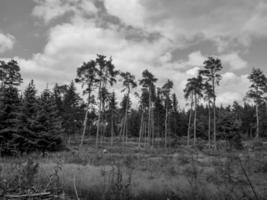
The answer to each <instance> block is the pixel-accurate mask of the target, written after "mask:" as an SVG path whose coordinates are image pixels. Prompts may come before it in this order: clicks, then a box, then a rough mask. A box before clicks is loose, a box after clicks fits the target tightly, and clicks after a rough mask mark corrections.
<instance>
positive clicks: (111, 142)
mask: <svg viewBox="0 0 267 200" xmlns="http://www.w3.org/2000/svg"><path fill="white" fill-rule="evenodd" d="M111 117H112V120H111V138H110V144H111V146H113V137H114V124H113V113H112V116H111Z"/></svg>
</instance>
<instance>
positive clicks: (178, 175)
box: [0, 138, 267, 200]
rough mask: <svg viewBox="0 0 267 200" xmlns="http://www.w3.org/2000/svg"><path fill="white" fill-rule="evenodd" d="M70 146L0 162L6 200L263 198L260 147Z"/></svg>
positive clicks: (265, 185)
mask: <svg viewBox="0 0 267 200" xmlns="http://www.w3.org/2000/svg"><path fill="white" fill-rule="evenodd" d="M70 141H71V143H70V144H69V145H68V148H67V149H66V150H64V151H61V152H52V153H47V154H45V156H41V154H39V153H32V154H30V155H22V156H17V157H4V158H1V161H0V163H1V164H0V166H1V168H0V169H1V175H0V177H1V182H0V183H1V188H4V187H3V185H6V188H5V189H6V191H5V194H8V193H12V191H13V193H19V191H18V190H24V192H25V191H28V192H29V193H32V192H31V191H36V192H37V191H38V192H41V191H42V192H47V191H49V192H51V191H52V193H53V194H57V195H54V198H53V199H80V200H83V199H90V200H91V199H95V200H98V199H103V200H104V199H114V200H115V199H116V200H117V199H170V200H171V199H218V200H220V199H222V200H226V199H266V197H267V151H266V150H267V146H265V144H264V143H262V142H252V141H250V142H244V146H245V147H244V149H242V150H235V149H229V148H228V147H227V145H226V143H225V142H224V141H220V143H219V148H218V150H217V151H214V150H212V149H209V148H208V147H207V145H206V144H205V142H204V141H198V145H196V146H195V147H191V146H190V147H188V146H187V145H186V139H185V138H179V139H177V141H172V142H171V141H170V145H169V146H168V147H167V148H164V147H163V146H164V145H161V144H160V142H158V145H157V143H156V144H155V145H154V147H151V146H149V145H147V144H146V145H142V146H141V147H139V148H138V145H137V141H136V140H135V139H129V141H128V142H127V144H121V143H120V142H119V139H118V138H117V139H115V142H114V144H113V145H112V146H111V145H110V142H109V140H108V139H107V138H106V139H103V141H102V144H100V146H99V147H98V148H97V149H96V148H95V147H94V140H93V139H92V138H91V139H88V140H85V144H84V145H83V146H82V148H80V149H78V148H77V147H78V144H77V143H78V140H76V139H75V138H73V139H71V140H70ZM171 144H173V145H171ZM174 144H175V145H174ZM37 164H38V166H37ZM35 165H36V166H35ZM14 181H15V183H14ZM12 184H13V185H12ZM27 187H28V188H27ZM1 192H4V191H3V190H2V191H1ZM7 199H8V198H7ZM10 199H11V198H10Z"/></svg>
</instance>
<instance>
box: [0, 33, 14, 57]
mask: <svg viewBox="0 0 267 200" xmlns="http://www.w3.org/2000/svg"><path fill="white" fill-rule="evenodd" d="M14 43H15V38H14V36H12V35H10V34H7V35H5V34H3V33H0V53H4V52H5V51H8V50H10V49H12V48H13V46H14Z"/></svg>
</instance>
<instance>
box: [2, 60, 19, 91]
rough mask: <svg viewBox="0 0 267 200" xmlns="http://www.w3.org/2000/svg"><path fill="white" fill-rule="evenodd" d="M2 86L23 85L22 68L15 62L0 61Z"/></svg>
mask: <svg viewBox="0 0 267 200" xmlns="http://www.w3.org/2000/svg"><path fill="white" fill-rule="evenodd" d="M0 81H1V86H4V87H5V86H8V87H10V86H14V87H16V86H19V85H20V84H21V83H22V78H21V74H20V67H19V65H18V63H17V61H15V60H11V61H9V62H7V63H6V62H4V61H1V60H0Z"/></svg>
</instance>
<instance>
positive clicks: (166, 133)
mask: <svg viewBox="0 0 267 200" xmlns="http://www.w3.org/2000/svg"><path fill="white" fill-rule="evenodd" d="M167 136H168V109H167V106H166V109H165V143H164V144H165V148H167Z"/></svg>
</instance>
